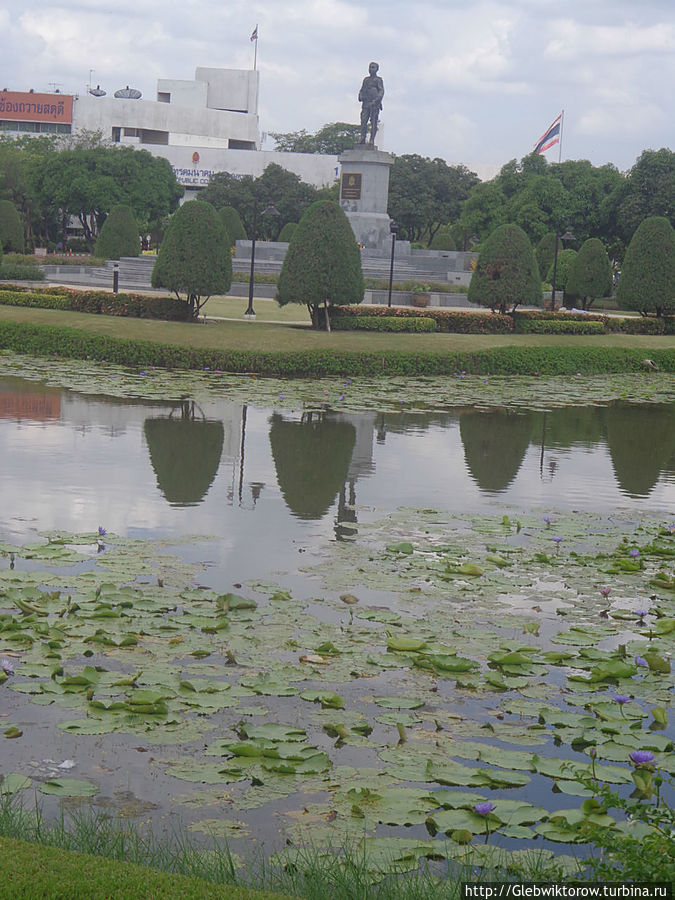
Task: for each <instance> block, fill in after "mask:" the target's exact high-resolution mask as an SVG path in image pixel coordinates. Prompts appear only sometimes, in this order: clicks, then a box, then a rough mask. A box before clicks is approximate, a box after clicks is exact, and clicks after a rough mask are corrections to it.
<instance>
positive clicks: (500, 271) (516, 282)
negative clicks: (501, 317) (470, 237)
mask: <svg viewBox="0 0 675 900" xmlns="http://www.w3.org/2000/svg"><path fill="white" fill-rule="evenodd" d="M468 300H469V302H470V303H477V304H479V305H480V306H489V307H490V309H492V311H493V312H494V311H495V310H498V311H499V312H501V313H505V312H507V310H508V309H509V307H510V309H511V311H513V310H515V308H516V307H517V306H518V305H519V304H521V303H524V304H527V305H530V306H540V305H541V278H540V277H539V267H538V265H537V258H536V256H535V255H534V250H533V249H532V244H531V243H530V241H529V238H528V237H527V235H526V234H525V232H524V231H523V229H522V228H519V227H518V225H500V227H499V228H497V229H495V230H494V231H493V232H492V234H491V235H490V236H489V237H488V238H487V240H486V241H484V242H483V243H482V244H481V249H480V253H479V255H478V262H477V264H476V270H475V272H474V274H473V277H472V279H471V283H470V284H469V292H468Z"/></svg>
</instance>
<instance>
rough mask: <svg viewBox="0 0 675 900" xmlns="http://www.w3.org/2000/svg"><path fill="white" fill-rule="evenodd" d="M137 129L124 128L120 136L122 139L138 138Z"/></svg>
mask: <svg viewBox="0 0 675 900" xmlns="http://www.w3.org/2000/svg"><path fill="white" fill-rule="evenodd" d="M138 131H139V129H138V128H124V129H123V131H122V134H123V135H124V137H138V136H139V135H138Z"/></svg>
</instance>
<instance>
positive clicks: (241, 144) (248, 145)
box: [227, 138, 255, 150]
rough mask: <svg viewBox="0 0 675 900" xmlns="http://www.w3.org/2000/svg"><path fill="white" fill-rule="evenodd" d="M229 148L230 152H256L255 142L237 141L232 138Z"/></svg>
mask: <svg viewBox="0 0 675 900" xmlns="http://www.w3.org/2000/svg"><path fill="white" fill-rule="evenodd" d="M227 146H228V147H229V149H230V150H255V141H237V140H235V139H234V138H230V139H229V141H228V142H227Z"/></svg>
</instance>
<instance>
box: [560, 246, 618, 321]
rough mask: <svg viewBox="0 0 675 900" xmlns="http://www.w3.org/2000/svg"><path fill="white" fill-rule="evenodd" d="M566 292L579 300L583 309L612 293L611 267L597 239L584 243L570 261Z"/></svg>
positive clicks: (605, 252)
mask: <svg viewBox="0 0 675 900" xmlns="http://www.w3.org/2000/svg"><path fill="white" fill-rule="evenodd" d="M566 291H567V293H568V294H570V295H571V296H573V297H579V298H580V299H581V303H582V308H583V309H587V308H588V307H590V306H591V304H592V303H593V301H594V300H595V299H597V298H598V297H607V296H608V295H609V294H610V293H611V292H612V266H611V264H610V261H609V257H608V256H607V251H606V250H605V248H604V246H603V243H602V241H601V240H600V239H599V238H589V239H588V240H587V241H585V242H584V243H583V244H582V246H581V249H580V250H579V252H578V253H577V254H576V256H575V257H574V259H573V260H572V262H571V265H570V270H569V275H568V278H567V284H566Z"/></svg>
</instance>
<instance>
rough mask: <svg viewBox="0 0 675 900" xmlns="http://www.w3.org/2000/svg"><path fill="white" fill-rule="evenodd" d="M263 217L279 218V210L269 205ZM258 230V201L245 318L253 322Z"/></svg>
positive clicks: (255, 203) (252, 236)
mask: <svg viewBox="0 0 675 900" xmlns="http://www.w3.org/2000/svg"><path fill="white" fill-rule="evenodd" d="M261 215H262V216H278V215H280V213H279V210H278V209H277V208H276V206H275V205H274V204H273V203H268V204H267V207H266V208H265V209H264V210H263V211H262V213H261ZM257 229H258V201H257V200H254V201H253V233H252V235H251V274H250V276H249V281H248V309H247V310H246V312H245V313H244V318H245V319H248V321H249V322H252V321H253V320H254V319H255V310H254V309H253V274H254V269H255V242H256V237H257Z"/></svg>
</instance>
